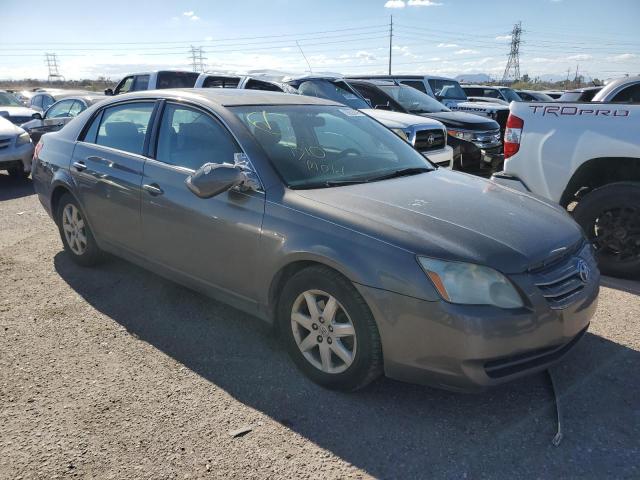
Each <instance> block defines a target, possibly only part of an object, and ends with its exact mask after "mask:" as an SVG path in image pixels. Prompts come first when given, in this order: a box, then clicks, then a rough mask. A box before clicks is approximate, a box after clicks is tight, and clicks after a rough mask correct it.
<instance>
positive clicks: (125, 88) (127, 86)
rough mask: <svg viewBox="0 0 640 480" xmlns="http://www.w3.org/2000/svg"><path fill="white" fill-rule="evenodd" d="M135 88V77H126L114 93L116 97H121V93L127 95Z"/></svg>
mask: <svg viewBox="0 0 640 480" xmlns="http://www.w3.org/2000/svg"><path fill="white" fill-rule="evenodd" d="M132 87H133V75H131V76H129V77H124V78H123V79H122V80H120V83H118V86H116V89H115V90H114V91H113V94H114V95H120V94H121V93H127V92H130V91H131V88H132Z"/></svg>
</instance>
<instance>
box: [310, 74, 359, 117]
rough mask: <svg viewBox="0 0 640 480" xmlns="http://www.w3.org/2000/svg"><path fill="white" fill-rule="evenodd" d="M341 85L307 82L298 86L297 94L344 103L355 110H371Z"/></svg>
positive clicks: (338, 83)
mask: <svg viewBox="0 0 640 480" xmlns="http://www.w3.org/2000/svg"><path fill="white" fill-rule="evenodd" d="M341 83H342V82H331V81H329V80H309V81H306V82H302V83H301V84H300V86H299V87H298V92H299V93H300V95H308V96H310V97H319V98H326V99H328V100H333V101H334V102H340V103H344V104H345V105H348V106H349V107H351V108H355V109H357V110H360V109H362V108H371V106H370V105H369V104H368V103H367V102H365V101H364V100H363V99H362V98H360V97H359V96H358V95H356V94H355V93H353V92H351V91H350V90H348V89H347V88H346V87H345V86H344V84H341Z"/></svg>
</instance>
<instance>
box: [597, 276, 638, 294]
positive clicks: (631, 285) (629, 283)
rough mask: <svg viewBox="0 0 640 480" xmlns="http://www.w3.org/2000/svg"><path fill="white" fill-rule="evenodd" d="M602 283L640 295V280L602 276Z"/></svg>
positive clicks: (608, 286)
mask: <svg viewBox="0 0 640 480" xmlns="http://www.w3.org/2000/svg"><path fill="white" fill-rule="evenodd" d="M600 285H602V286H603V287H607V288H613V289H615V290H620V291H621V292H626V293H631V294H633V295H638V296H640V280H630V279H625V278H614V277H604V276H603V277H601V279H600Z"/></svg>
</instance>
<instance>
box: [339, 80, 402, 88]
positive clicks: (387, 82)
mask: <svg viewBox="0 0 640 480" xmlns="http://www.w3.org/2000/svg"><path fill="white" fill-rule="evenodd" d="M346 80H347V81H349V82H353V83H368V84H369V85H376V86H381V87H393V86H397V85H398V84H397V83H396V82H394V81H393V80H384V79H376V78H372V79H365V78H346ZM409 88H411V87H409Z"/></svg>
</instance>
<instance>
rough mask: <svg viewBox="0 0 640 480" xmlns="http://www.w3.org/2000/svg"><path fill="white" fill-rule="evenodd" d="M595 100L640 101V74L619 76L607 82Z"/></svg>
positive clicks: (615, 101)
mask: <svg viewBox="0 0 640 480" xmlns="http://www.w3.org/2000/svg"><path fill="white" fill-rule="evenodd" d="M593 101H594V102H613V103H640V76H635V77H623V78H618V79H616V80H613V81H611V82H609V83H607V84H606V85H605V86H604V87H603V88H602V90H600V91H599V92H598V93H596V95H595V96H594V97H593Z"/></svg>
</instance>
